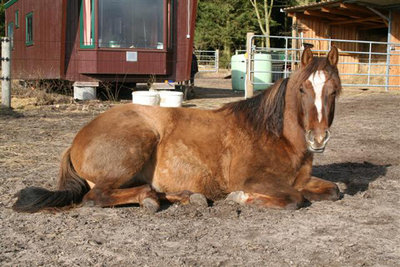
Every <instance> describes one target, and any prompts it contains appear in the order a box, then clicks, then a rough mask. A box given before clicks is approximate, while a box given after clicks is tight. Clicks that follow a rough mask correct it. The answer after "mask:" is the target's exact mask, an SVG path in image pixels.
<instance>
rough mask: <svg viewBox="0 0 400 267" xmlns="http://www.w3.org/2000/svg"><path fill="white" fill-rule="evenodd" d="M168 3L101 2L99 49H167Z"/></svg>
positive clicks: (139, 0)
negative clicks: (165, 34) (166, 17)
mask: <svg viewBox="0 0 400 267" xmlns="http://www.w3.org/2000/svg"><path fill="white" fill-rule="evenodd" d="M166 4H167V1H166V0H136V1H132V0H99V13H98V14H99V47H109V48H119V47H121V48H147V49H160V50H161V49H165V48H166V44H165V43H166V36H164V33H165V31H166V27H167V25H166V24H167V23H166V20H165V16H166V13H167V5H166Z"/></svg>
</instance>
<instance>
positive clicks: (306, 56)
mask: <svg viewBox="0 0 400 267" xmlns="http://www.w3.org/2000/svg"><path fill="white" fill-rule="evenodd" d="M312 59H313V54H312V52H311V49H310V48H309V47H307V48H306V49H304V51H303V54H302V55H301V66H302V67H305V66H307V65H308V64H309V63H310V62H311V60H312Z"/></svg>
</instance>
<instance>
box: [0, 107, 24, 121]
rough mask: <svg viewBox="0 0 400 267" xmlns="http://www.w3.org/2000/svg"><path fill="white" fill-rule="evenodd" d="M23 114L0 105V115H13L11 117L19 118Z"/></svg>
mask: <svg viewBox="0 0 400 267" xmlns="http://www.w3.org/2000/svg"><path fill="white" fill-rule="evenodd" d="M23 116H24V115H23V114H22V113H19V112H17V111H15V110H14V109H12V108H7V107H4V106H3V105H2V106H1V107H0V117H13V118H20V117H23Z"/></svg>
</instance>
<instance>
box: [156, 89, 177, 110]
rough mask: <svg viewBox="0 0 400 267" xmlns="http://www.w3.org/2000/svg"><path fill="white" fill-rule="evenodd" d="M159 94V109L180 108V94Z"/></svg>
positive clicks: (169, 92)
mask: <svg viewBox="0 0 400 267" xmlns="http://www.w3.org/2000/svg"><path fill="white" fill-rule="evenodd" d="M159 94H160V106H161V107H172V108H177V107H181V106H182V101H183V93H182V92H172V91H160V92H159Z"/></svg>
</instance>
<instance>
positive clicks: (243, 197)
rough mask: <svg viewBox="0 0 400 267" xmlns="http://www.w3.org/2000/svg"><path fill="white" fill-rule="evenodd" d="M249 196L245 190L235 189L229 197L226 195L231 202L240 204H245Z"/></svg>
mask: <svg viewBox="0 0 400 267" xmlns="http://www.w3.org/2000/svg"><path fill="white" fill-rule="evenodd" d="M248 198H249V196H248V195H247V194H246V193H245V192H243V191H235V192H232V193H230V194H229V195H228V196H227V197H226V199H225V200H226V201H231V202H236V203H239V204H244V203H246V201H247V199H248Z"/></svg>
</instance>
